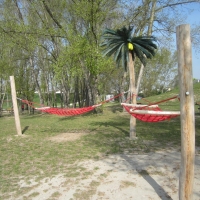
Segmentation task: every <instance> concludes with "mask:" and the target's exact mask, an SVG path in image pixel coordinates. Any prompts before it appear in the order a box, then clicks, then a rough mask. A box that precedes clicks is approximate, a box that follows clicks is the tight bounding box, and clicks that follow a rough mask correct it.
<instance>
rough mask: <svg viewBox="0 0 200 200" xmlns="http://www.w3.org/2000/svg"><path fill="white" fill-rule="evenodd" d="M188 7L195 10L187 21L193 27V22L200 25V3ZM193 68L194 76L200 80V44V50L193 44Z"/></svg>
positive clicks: (188, 16) (187, 17)
mask: <svg viewBox="0 0 200 200" xmlns="http://www.w3.org/2000/svg"><path fill="white" fill-rule="evenodd" d="M187 7H189V8H191V9H193V12H192V13H191V14H189V15H187V16H186V20H185V23H186V24H190V26H191V27H192V25H193V24H198V25H199V26H200V3H199V4H197V3H195V4H191V5H190V6H187ZM199 37H200V36H199ZM192 70H193V78H196V79H199V80H200V45H199V47H198V50H195V49H194V48H193V46H192Z"/></svg>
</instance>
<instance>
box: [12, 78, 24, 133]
mask: <svg viewBox="0 0 200 200" xmlns="http://www.w3.org/2000/svg"><path fill="white" fill-rule="evenodd" d="M10 86H11V93H12V103H13V110H14V116H15V126H16V129H17V134H18V135H22V131H21V125H20V119H19V111H18V107H17V97H16V89H15V79H14V76H10Z"/></svg>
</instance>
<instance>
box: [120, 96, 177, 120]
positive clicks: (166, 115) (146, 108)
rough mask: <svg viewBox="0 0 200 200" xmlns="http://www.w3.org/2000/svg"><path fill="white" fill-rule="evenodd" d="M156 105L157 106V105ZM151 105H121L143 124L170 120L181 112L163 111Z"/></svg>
mask: <svg viewBox="0 0 200 200" xmlns="http://www.w3.org/2000/svg"><path fill="white" fill-rule="evenodd" d="M175 98H178V97H177V96H176V97H172V98H169V99H166V100H162V101H159V102H157V103H161V102H165V101H169V100H171V99H175ZM157 103H155V104H157ZM155 104H149V105H137V104H136V105H135V104H126V103H122V104H121V105H122V106H123V107H124V108H125V110H126V111H127V112H128V113H129V114H131V115H132V116H133V117H135V118H136V119H139V120H141V121H143V122H160V121H164V120H170V119H172V118H175V117H177V116H179V115H180V111H162V110H161V109H160V108H159V107H158V105H155Z"/></svg>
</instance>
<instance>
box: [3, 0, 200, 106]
mask: <svg viewBox="0 0 200 200" xmlns="http://www.w3.org/2000/svg"><path fill="white" fill-rule="evenodd" d="M192 3H193V4H196V5H198V6H199V0H195V1H184V0H180V1H177V0H163V1H159V0H142V1H141V0H136V1H130V0H129V1H128V0H127V1H126V0H59V1H54V0H48V1H47V0H37V1H36V0H1V1H0V41H1V42H0V56H1V59H0V94H1V98H0V108H1V106H2V102H3V99H4V98H5V92H7V93H9V92H10V84H9V76H10V75H14V76H15V81H16V88H17V94H18V97H19V98H23V99H28V100H30V101H32V100H33V97H34V92H35V91H37V92H38V95H39V99H40V103H41V104H45V105H49V106H57V102H61V106H63V107H67V106H68V105H69V104H70V103H73V104H74V106H76V105H77V104H76V102H78V104H79V106H88V105H93V104H95V103H97V101H100V100H101V99H99V98H98V97H99V95H102V94H107V93H111V92H116V93H121V92H123V91H126V90H128V88H129V79H128V78H127V76H126V74H127V73H128V72H124V70H123V69H122V68H116V64H115V63H114V62H113V59H112V58H105V57H103V56H102V52H101V48H100V43H101V36H102V32H103V30H104V29H105V28H106V27H108V28H112V29H117V28H120V27H122V26H133V27H134V33H133V34H134V35H135V36H139V35H152V34H153V35H154V36H156V37H157V38H158V46H159V50H158V52H157V55H156V56H155V57H154V58H153V59H152V60H151V61H148V64H147V66H146V67H145V69H144V71H143V72H142V73H143V78H142V80H141V84H140V90H139V91H143V94H144V95H145V96H147V95H151V94H152V93H155V91H158V89H159V91H161V92H162V91H164V90H165V89H166V88H168V87H173V85H174V80H175V77H176V76H177V70H176V52H175V51H173V49H172V48H171V42H173V38H172V35H171V34H172V33H174V32H175V27H176V26H177V25H178V24H180V23H183V22H184V19H185V15H186V12H188V13H189V12H191V10H189V9H188V10H187V9H186V8H187V5H188V4H192ZM182 6H184V7H182ZM181 9H183V10H184V13H183V10H181ZM199 33H200V29H199V26H197V25H196V26H194V27H193V29H192V35H193V42H194V44H195V45H196V46H198V44H199V39H198V38H199ZM140 69H141V63H140V62H139V61H138V60H136V77H138V76H139V72H140ZM57 91H60V92H61V93H60V94H61V95H60V97H59V99H58V96H57V95H56V92H57Z"/></svg>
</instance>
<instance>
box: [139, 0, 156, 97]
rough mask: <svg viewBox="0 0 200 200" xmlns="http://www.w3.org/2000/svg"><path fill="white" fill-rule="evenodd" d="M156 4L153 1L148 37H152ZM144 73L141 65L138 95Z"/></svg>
mask: <svg viewBox="0 0 200 200" xmlns="http://www.w3.org/2000/svg"><path fill="white" fill-rule="evenodd" d="M156 3H157V0H153V2H152V7H151V14H150V18H149V25H148V31H147V35H148V36H150V35H151V34H152V27H153V22H154V16H155V8H156ZM143 71H144V65H143V64H141V67H140V72H139V76H138V80H137V89H136V94H138V92H139V89H140V83H141V79H142V74H143Z"/></svg>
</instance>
